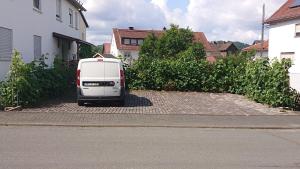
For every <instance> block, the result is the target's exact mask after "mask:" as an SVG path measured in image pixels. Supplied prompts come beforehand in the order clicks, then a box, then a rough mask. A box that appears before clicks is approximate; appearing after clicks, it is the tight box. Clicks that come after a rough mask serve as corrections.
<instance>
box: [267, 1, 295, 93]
mask: <svg viewBox="0 0 300 169" xmlns="http://www.w3.org/2000/svg"><path fill="white" fill-rule="evenodd" d="M266 24H268V25H269V27H270V30H269V58H270V59H271V60H272V59H274V58H278V59H284V58H290V59H291V60H292V62H293V66H292V67H291V69H290V70H289V71H290V83H291V87H293V88H295V89H297V90H298V91H299V92H300V1H299V0H288V1H287V2H286V3H285V4H284V5H283V6H281V7H280V8H279V10H278V11H276V12H275V13H274V14H273V15H272V16H271V17H270V18H269V19H267V20H266Z"/></svg>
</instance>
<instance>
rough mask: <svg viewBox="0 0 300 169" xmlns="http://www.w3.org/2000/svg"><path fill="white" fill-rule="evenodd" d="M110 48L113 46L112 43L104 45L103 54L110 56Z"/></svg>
mask: <svg viewBox="0 0 300 169" xmlns="http://www.w3.org/2000/svg"><path fill="white" fill-rule="evenodd" d="M110 47H111V44H110V43H104V44H103V52H102V53H103V54H110Z"/></svg>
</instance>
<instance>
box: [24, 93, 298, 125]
mask: <svg viewBox="0 0 300 169" xmlns="http://www.w3.org/2000/svg"><path fill="white" fill-rule="evenodd" d="M23 112H31V113H34V112H36V113H58V112H59V113H68V114H69V113H71V114H72V113H73V114H74V115H75V114H78V115H77V116H78V117H77V116H76V117H75V116H74V118H84V117H87V115H84V116H83V115H82V114H150V115H154V114H159V115H169V114H173V115H174V114H177V115H185V114H191V115H246V116H251V115H299V114H300V113H299V112H293V111H287V110H282V109H280V108H270V107H268V106H266V105H262V104H259V103H255V102H253V101H250V100H248V99H247V98H246V97H244V96H240V95H233V94H215V93H198V92H165V91H162V92H158V91H132V92H131V93H130V94H127V96H126V103H125V106H124V107H119V106H117V105H116V104H109V103H102V104H98V105H87V106H84V107H79V106H78V105H77V103H76V99H75V97H72V98H71V99H60V100H54V101H51V102H49V103H46V104H44V105H42V106H40V107H38V108H29V109H24V110H23ZM79 116H80V117H79ZM36 118H43V117H42V116H38V117H36ZM53 120H54V121H59V119H53ZM70 120H71V121H72V119H70Z"/></svg>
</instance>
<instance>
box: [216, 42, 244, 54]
mask: <svg viewBox="0 0 300 169" xmlns="http://www.w3.org/2000/svg"><path fill="white" fill-rule="evenodd" d="M211 45H212V46H213V47H214V48H215V49H216V50H217V51H218V52H219V55H220V56H222V57H226V56H228V55H231V54H236V53H238V52H239V49H238V48H237V47H236V46H235V45H234V43H233V42H225V41H213V42H211Z"/></svg>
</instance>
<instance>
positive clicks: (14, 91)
mask: <svg viewBox="0 0 300 169" xmlns="http://www.w3.org/2000/svg"><path fill="white" fill-rule="evenodd" d="M74 72H75V71H74V70H72V69H67V67H66V66H64V65H63V64H62V62H61V61H59V60H57V59H56V60H55V62H54V68H47V65H46V64H45V63H44V62H43V61H40V62H39V63H35V62H32V63H29V64H25V63H24V62H23V60H22V58H21V55H20V53H19V52H17V51H14V54H13V57H12V64H11V66H10V71H9V76H8V78H7V80H6V81H4V82H1V83H0V96H1V97H0V105H1V107H7V106H16V105H21V106H32V105H36V104H38V103H39V102H40V101H41V100H45V99H49V98H53V97H57V96H61V95H63V94H64V93H65V91H67V89H70V88H71V86H72V82H73V81H74V79H75V73H74Z"/></svg>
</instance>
